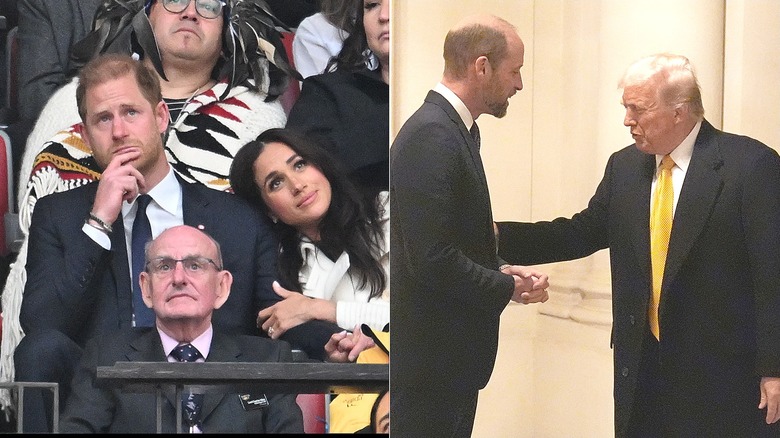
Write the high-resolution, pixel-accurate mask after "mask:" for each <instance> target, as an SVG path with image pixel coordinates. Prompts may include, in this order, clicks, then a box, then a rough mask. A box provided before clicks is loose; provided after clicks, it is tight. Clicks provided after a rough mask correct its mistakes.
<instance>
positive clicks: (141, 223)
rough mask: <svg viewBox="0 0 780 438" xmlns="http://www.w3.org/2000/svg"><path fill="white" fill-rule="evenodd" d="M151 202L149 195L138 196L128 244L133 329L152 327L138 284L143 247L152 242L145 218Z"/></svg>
mask: <svg viewBox="0 0 780 438" xmlns="http://www.w3.org/2000/svg"><path fill="white" fill-rule="evenodd" d="M151 200H152V197H151V196H149V195H140V196H139V197H138V199H137V200H136V204H138V209H137V210H136V212H135V220H134V221H133V234H132V237H131V242H130V245H131V254H132V266H133V274H132V275H133V325H134V326H135V327H151V326H154V313H153V312H152V309H150V308H148V307H146V304H144V300H143V298H142V297H141V286H140V284H139V282H138V278H139V277H140V275H141V271H143V270H144V246H145V245H146V242H148V241H150V240H152V226H151V225H150V224H149V218H148V217H147V216H146V207H147V206H148V205H149V202H151Z"/></svg>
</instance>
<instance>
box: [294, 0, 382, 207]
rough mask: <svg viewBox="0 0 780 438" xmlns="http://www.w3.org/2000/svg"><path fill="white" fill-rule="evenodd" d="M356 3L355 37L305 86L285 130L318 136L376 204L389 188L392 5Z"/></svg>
mask: <svg viewBox="0 0 780 438" xmlns="http://www.w3.org/2000/svg"><path fill="white" fill-rule="evenodd" d="M351 1H352V3H353V6H352V7H353V8H354V15H355V26H354V28H353V32H351V33H350V35H349V36H348V37H347V39H346V40H344V44H343V47H342V49H341V51H340V52H339V54H338V56H336V57H335V58H332V59H331V62H330V63H329V65H328V67H327V68H326V73H323V74H319V75H314V76H309V77H308V78H306V79H305V80H304V81H303V85H302V87H301V94H300V96H299V97H298V100H297V101H296V103H295V105H293V107H292V109H291V110H290V115H289V117H288V119H287V125H286V127H288V128H295V129H297V130H299V131H301V132H304V133H306V134H308V135H313V136H317V137H318V139H319V141H320V143H321V144H322V145H323V147H325V148H327V149H328V150H329V151H330V152H332V153H333V154H334V156H335V157H336V158H338V159H339V160H340V161H341V162H342V164H343V165H344V166H345V167H346V168H347V171H348V172H349V175H350V177H351V178H352V180H353V181H354V182H355V183H356V184H357V185H358V187H360V188H361V189H362V190H363V191H364V192H365V193H368V194H369V198H373V197H374V196H376V195H377V194H378V193H379V192H381V191H387V190H389V185H390V183H389V173H390V172H389V163H390V159H389V156H390V153H389V144H390V137H389V133H390V120H389V119H390V116H389V95H390V93H389V85H388V84H389V78H390V15H389V8H390V0H351ZM366 126H371V127H372V129H366Z"/></svg>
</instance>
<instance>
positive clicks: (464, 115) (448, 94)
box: [433, 82, 474, 130]
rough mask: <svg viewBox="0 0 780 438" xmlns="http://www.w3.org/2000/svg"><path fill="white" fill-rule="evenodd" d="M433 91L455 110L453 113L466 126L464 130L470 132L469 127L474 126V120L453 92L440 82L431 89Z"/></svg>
mask: <svg viewBox="0 0 780 438" xmlns="http://www.w3.org/2000/svg"><path fill="white" fill-rule="evenodd" d="M433 91H435V92H437V93H439V94H441V95H442V97H444V98H445V99H447V102H449V103H450V105H452V107H453V108H455V111H457V112H458V115H459V116H460V119H461V120H463V124H464V125H466V129H468V130H471V126H472V125H473V124H474V118H473V117H471V111H469V109H468V108H467V107H466V104H465V103H463V101H462V100H460V97H458V95H457V94H455V92H454V91H452V90H450V89H449V88H447V86H446V85H444V84H442V83H441V82H439V83H438V84H436V86H435V87H433Z"/></svg>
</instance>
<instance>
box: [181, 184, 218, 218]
mask: <svg viewBox="0 0 780 438" xmlns="http://www.w3.org/2000/svg"><path fill="white" fill-rule="evenodd" d="M176 178H179V183H180V184H181V195H182V200H181V203H182V210H183V215H184V217H183V221H184V224H185V225H190V226H193V227H196V228H199V227H198V225H205V224H206V223H208V222H209V220H208V219H209V218H208V216H207V215H206V213H208V214H213V212H212V211H210V209H209V208H208V205H209V201H208V199H206V198H205V197H203V196H202V195H201V194H200V193H199V192H198V191H197V190H196V189H195V185H194V184H191V183H188V182H185V181H182V180H181V178H180V177H179V176H178V175H177V176H176Z"/></svg>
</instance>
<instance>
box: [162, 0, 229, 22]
mask: <svg viewBox="0 0 780 438" xmlns="http://www.w3.org/2000/svg"><path fill="white" fill-rule="evenodd" d="M161 3H162V5H163V7H164V8H165V10H166V11H168V12H173V13H174V14H178V13H179V12H182V11H184V10H185V9H187V7H188V6H189V5H190V0H161ZM225 4H226V3H225V2H223V1H220V0H195V11H196V12H197V13H198V15H200V16H201V17H203V18H206V19H209V20H211V19H214V18H217V17H219V15H220V14H221V13H222V8H223V7H224V6H225Z"/></svg>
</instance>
